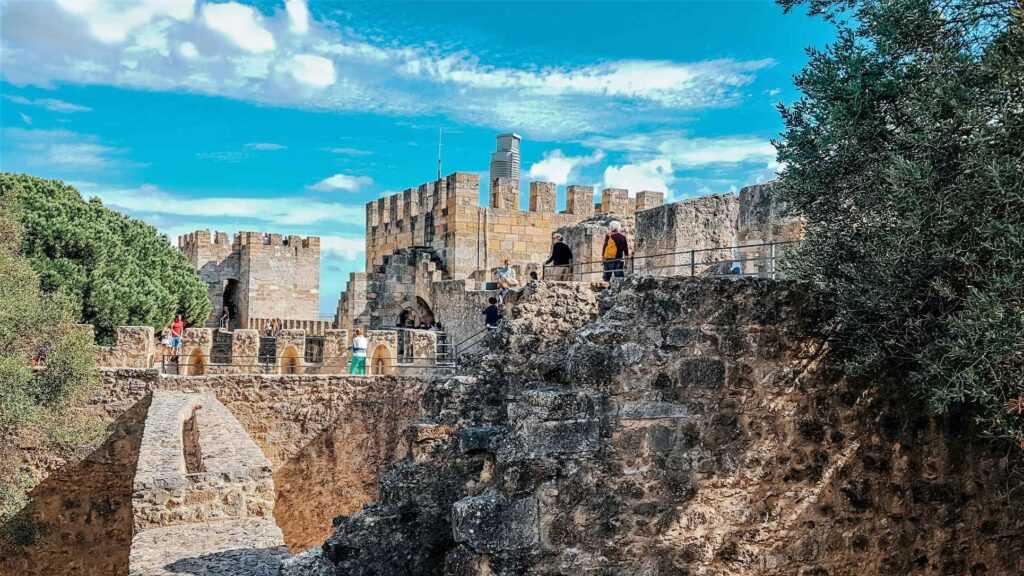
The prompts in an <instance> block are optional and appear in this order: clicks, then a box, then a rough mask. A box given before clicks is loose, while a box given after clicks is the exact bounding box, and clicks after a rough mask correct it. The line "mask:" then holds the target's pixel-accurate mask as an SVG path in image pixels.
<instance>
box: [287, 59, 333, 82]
mask: <svg viewBox="0 0 1024 576" xmlns="http://www.w3.org/2000/svg"><path fill="white" fill-rule="evenodd" d="M288 68H289V72H291V75H292V77H293V78H295V79H296V80H298V81H299V82H302V83H303V84H309V85H310V86H315V87H317V88H326V87H327V86H330V85H331V84H334V81H335V79H336V76H335V72H334V62H331V61H330V60H328V59H327V58H324V57H323V56H315V55H313V54H298V55H296V56H293V57H292V59H291V61H290V62H289V67H288Z"/></svg>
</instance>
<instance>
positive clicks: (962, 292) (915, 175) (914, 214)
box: [777, 0, 1024, 447]
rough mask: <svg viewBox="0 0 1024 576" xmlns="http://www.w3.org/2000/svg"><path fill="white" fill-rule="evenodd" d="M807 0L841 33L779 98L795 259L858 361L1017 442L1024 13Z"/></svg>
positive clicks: (980, 4) (973, 0)
mask: <svg viewBox="0 0 1024 576" xmlns="http://www.w3.org/2000/svg"><path fill="white" fill-rule="evenodd" d="M779 2H780V4H782V5H783V6H785V7H786V8H787V9H792V8H794V7H796V6H798V5H801V4H804V3H805V2H804V1H803V0H779ZM809 6H810V11H811V13H812V14H818V15H823V16H824V17H826V18H828V19H830V20H831V21H833V22H835V23H836V25H837V27H838V37H837V40H836V41H835V42H834V43H833V44H832V45H830V46H829V47H828V48H827V49H826V50H824V51H816V50H810V51H809V54H810V61H809V63H808V64H807V66H806V68H805V69H804V70H803V71H802V73H801V74H800V75H799V76H798V77H797V78H796V83H797V86H798V87H799V88H800V89H801V91H802V92H803V96H802V98H801V99H800V100H799V101H798V102H796V103H795V104H793V105H792V106H790V107H788V108H787V107H782V108H781V110H782V114H783V118H784V120H785V123H786V130H785V132H784V135H783V139H782V141H781V142H779V143H777V147H778V150H779V159H780V160H781V161H782V162H784V163H785V166H786V168H785V170H784V171H783V174H782V176H781V179H780V191H781V193H782V195H783V196H784V199H785V200H786V201H788V203H790V204H791V205H792V206H793V208H794V209H795V210H796V211H798V212H800V213H802V214H803V215H804V216H805V217H806V219H807V227H806V236H805V241H804V242H803V244H802V246H801V247H800V248H799V250H798V251H796V253H795V254H793V255H792V258H791V260H790V262H789V265H790V267H791V271H792V273H793V274H794V275H796V276H797V277H799V278H802V279H806V280H811V281H814V282H817V283H818V284H819V285H821V286H822V287H823V288H824V289H825V290H826V291H827V292H829V293H830V294H831V295H832V296H833V297H834V300H835V302H836V305H837V313H836V316H835V318H834V320H833V322H832V323H831V324H830V325H829V326H828V327H827V330H826V332H827V335H828V337H829V339H830V340H831V344H832V349H833V351H834V352H835V353H836V354H838V355H839V356H840V357H841V358H842V359H844V360H845V361H846V366H847V368H848V370H849V371H850V372H851V373H853V374H860V375H865V376H871V377H878V376H880V377H881V378H882V379H883V380H884V381H885V382H889V383H891V385H892V387H893V388H892V389H893V390H894V391H895V392H900V393H902V392H904V391H907V392H911V393H913V394H915V395H917V396H918V397H920V398H923V399H924V400H925V401H926V402H927V404H928V406H929V407H930V408H931V409H933V410H934V411H938V412H942V411H946V410H950V409H953V408H957V409H959V408H967V409H969V410H971V412H972V413H973V414H975V415H976V418H977V421H978V422H979V423H981V424H982V427H983V429H984V430H985V431H986V432H987V433H989V434H991V435H994V436H999V437H1006V438H1013V439H1016V440H1018V441H1020V442H1021V446H1022V447H1024V418H1022V415H1021V412H1024V168H1022V161H1024V21H1022V18H1024V14H1022V11H1021V9H1020V8H1019V7H1018V3H1017V2H1016V0H964V1H962V2H946V1H940V0H901V1H898V2H893V1H883V0H810V2H809ZM847 10H852V13H850V12H847Z"/></svg>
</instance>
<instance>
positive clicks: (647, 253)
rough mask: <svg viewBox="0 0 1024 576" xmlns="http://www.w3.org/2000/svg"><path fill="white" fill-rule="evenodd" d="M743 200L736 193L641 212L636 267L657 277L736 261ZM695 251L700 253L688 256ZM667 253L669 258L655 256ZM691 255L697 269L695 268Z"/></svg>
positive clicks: (638, 217)
mask: <svg viewBox="0 0 1024 576" xmlns="http://www.w3.org/2000/svg"><path fill="white" fill-rule="evenodd" d="M739 206H740V203H739V200H738V199H737V198H736V196H735V195H733V194H723V195H719V196H703V197H701V198H694V199H692V200H686V201H684V202H675V203H672V204H666V205H663V206H659V207H657V208H652V209H650V210H646V211H644V212H640V213H638V214H637V217H636V233H635V238H636V242H635V244H636V247H635V249H634V268H635V270H637V271H644V272H648V273H650V274H653V275H656V276H676V275H680V274H682V275H691V272H692V274H693V275H695V274H700V273H702V272H703V271H704V270H705V269H706V268H707V264H708V263H709V262H715V261H719V260H727V259H730V258H732V256H733V253H732V251H731V250H707V249H708V248H717V247H727V246H735V245H736V243H737V242H736V240H737V237H736V222H737V218H738V214H739ZM691 250H694V251H696V250H702V251H700V252H694V253H693V254H690V253H688V251H691ZM661 254H667V255H665V256H654V255H661ZM691 256H692V258H693V262H692V264H693V266H692V267H691V261H690V260H691Z"/></svg>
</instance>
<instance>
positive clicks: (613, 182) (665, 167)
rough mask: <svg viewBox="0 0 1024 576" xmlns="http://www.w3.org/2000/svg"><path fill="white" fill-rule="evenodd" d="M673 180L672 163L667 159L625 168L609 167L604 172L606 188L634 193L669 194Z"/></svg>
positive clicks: (628, 165) (658, 159)
mask: <svg viewBox="0 0 1024 576" xmlns="http://www.w3.org/2000/svg"><path fill="white" fill-rule="evenodd" d="M672 180H673V173H672V163H671V162H670V161H669V160H667V159H665V158H655V159H654V160H649V161H647V162H641V163H638V164H626V165H624V166H608V167H607V168H605V170H604V185H605V187H606V188H625V189H627V190H629V191H630V192H632V193H636V192H640V191H642V190H651V191H653V192H668V185H669V184H671V183H672Z"/></svg>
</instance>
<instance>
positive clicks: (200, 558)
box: [129, 518, 288, 576]
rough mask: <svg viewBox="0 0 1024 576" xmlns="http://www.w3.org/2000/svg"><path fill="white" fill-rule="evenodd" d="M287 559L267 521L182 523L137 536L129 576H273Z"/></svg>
mask: <svg viewBox="0 0 1024 576" xmlns="http://www.w3.org/2000/svg"><path fill="white" fill-rule="evenodd" d="M287 557H288V549H287V548H286V547H285V546H284V539H283V537H282V536H281V529H280V528H278V527H277V524H275V523H274V521H273V519H263V518H261V519H255V518H246V519H242V520H221V521H217V522H207V523H203V524H182V525H178V526H167V527H165V528H153V529H151V530H146V531H145V532H143V533H142V534H140V535H139V536H137V537H136V539H135V541H134V542H133V545H132V556H131V570H130V572H129V576H172V575H176V576H180V575H182V574H192V575H195V576H276V575H277V574H278V570H279V569H280V567H281V561H282V560H284V559H285V558H287Z"/></svg>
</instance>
